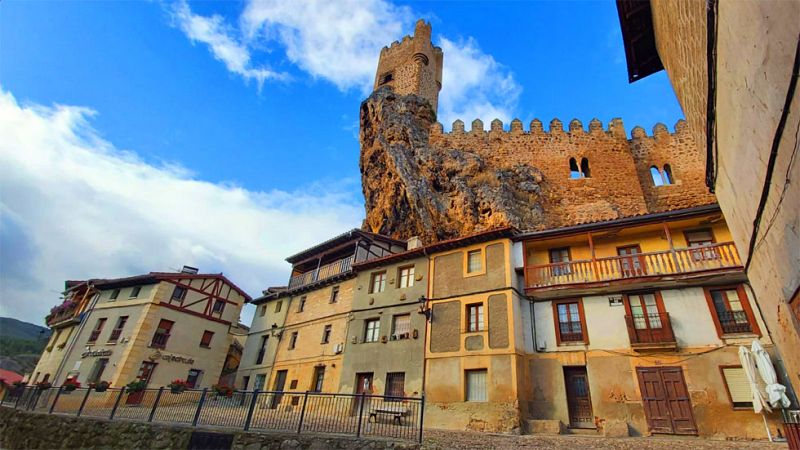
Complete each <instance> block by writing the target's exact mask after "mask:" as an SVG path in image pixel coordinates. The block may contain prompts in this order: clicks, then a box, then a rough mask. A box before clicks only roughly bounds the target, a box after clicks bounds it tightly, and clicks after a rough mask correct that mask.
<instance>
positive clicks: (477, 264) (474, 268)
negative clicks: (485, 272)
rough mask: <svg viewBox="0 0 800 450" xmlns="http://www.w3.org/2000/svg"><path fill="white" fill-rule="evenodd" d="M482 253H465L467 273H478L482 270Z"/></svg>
mask: <svg viewBox="0 0 800 450" xmlns="http://www.w3.org/2000/svg"><path fill="white" fill-rule="evenodd" d="M482 256H483V252H482V251H481V250H471V251H468V252H467V273H475V272H480V271H481V269H482V268H483V258H482Z"/></svg>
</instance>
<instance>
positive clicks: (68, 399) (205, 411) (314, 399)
mask: <svg viewBox="0 0 800 450" xmlns="http://www.w3.org/2000/svg"><path fill="white" fill-rule="evenodd" d="M0 404H1V405H2V406H5V407H11V408H15V409H22V410H28V411H34V412H41V413H48V414H66V415H72V416H87V417H95V418H102V419H108V420H120V419H122V420H137V421H142V422H159V423H177V424H185V425H192V426H214V427H227V428H234V429H240V430H245V431H282V432H294V433H298V434H300V433H336V434H351V435H355V436H358V437H361V436H363V437H382V438H391V439H398V440H405V441H416V442H422V423H423V419H424V409H425V397H424V396H422V397H421V398H410V397H385V396H379V395H366V394H333V393H323V392H284V391H259V390H255V391H233V392H232V393H231V394H230V395H218V394H217V393H216V392H215V391H213V390H209V389H202V390H197V389H188V390H185V391H181V392H176V393H173V392H172V391H171V390H170V389H169V388H163V387H162V388H159V389H145V390H143V391H137V392H131V391H128V390H126V389H125V388H108V389H106V390H105V391H102V392H98V391H97V390H95V389H93V388H78V389H75V390H72V391H66V390H64V389H63V388H56V387H52V388H50V389H39V388H36V387H32V386H27V387H24V388H14V387H9V388H8V389H6V391H5V394H4V396H3V398H2V400H0Z"/></svg>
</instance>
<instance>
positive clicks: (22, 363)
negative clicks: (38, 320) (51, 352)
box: [0, 317, 50, 374]
mask: <svg viewBox="0 0 800 450" xmlns="http://www.w3.org/2000/svg"><path fill="white" fill-rule="evenodd" d="M49 339H50V329H49V328H45V327H41V326H39V325H34V324H32V323H28V322H23V321H21V320H17V319H12V318H10V317H0V368H2V369H6V370H13V371H14V372H18V373H20V374H24V373H25V372H30V371H32V370H33V368H34V367H36V362H37V361H38V360H39V355H41V353H42V350H44V347H45V346H46V345H47V341H48V340H49Z"/></svg>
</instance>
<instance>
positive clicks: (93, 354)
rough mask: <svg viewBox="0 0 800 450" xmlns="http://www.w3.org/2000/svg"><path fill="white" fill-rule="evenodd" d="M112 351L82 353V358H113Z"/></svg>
mask: <svg viewBox="0 0 800 450" xmlns="http://www.w3.org/2000/svg"><path fill="white" fill-rule="evenodd" d="M112 353H113V352H112V351H111V350H87V351H85V352H83V353H81V358H96V357H98V356H111V354H112Z"/></svg>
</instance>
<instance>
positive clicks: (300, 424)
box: [297, 391, 308, 434]
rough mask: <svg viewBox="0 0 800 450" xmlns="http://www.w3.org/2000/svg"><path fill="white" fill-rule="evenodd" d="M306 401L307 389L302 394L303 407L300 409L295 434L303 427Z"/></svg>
mask: <svg viewBox="0 0 800 450" xmlns="http://www.w3.org/2000/svg"><path fill="white" fill-rule="evenodd" d="M306 402H308V391H306V393H305V394H304V395H303V409H301V410H300V423H298V424H297V434H300V430H302V429H303V418H304V417H305V416H306Z"/></svg>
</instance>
